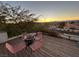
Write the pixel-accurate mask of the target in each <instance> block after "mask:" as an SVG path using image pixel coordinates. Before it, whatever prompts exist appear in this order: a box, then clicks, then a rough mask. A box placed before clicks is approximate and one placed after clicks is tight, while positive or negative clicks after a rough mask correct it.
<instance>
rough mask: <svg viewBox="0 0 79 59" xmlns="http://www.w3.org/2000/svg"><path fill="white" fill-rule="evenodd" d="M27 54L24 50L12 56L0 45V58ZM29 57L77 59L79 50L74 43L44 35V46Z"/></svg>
mask: <svg viewBox="0 0 79 59" xmlns="http://www.w3.org/2000/svg"><path fill="white" fill-rule="evenodd" d="M27 53H28V51H26V49H24V50H22V51H21V52H19V53H18V54H17V55H13V54H11V53H10V52H9V51H8V50H7V49H6V48H5V46H4V44H1V45H0V56H1V57H2V56H3V57H14V56H15V57H28V55H27ZM30 57H79V48H78V47H77V45H76V42H74V41H70V40H66V39H60V38H55V37H51V36H47V35H45V36H44V46H43V47H42V48H41V49H40V50H38V51H36V52H33V53H32V55H30Z"/></svg>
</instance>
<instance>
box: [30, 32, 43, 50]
mask: <svg viewBox="0 0 79 59" xmlns="http://www.w3.org/2000/svg"><path fill="white" fill-rule="evenodd" d="M42 46H43V35H42V32H37V36H36V37H35V41H34V43H33V44H31V45H30V48H31V49H32V51H36V50H38V49H40V48H41V47H42Z"/></svg>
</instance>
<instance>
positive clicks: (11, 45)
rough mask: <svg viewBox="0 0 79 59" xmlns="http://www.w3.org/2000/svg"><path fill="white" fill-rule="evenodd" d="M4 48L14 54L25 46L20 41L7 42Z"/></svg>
mask: <svg viewBox="0 0 79 59" xmlns="http://www.w3.org/2000/svg"><path fill="white" fill-rule="evenodd" d="M5 46H6V48H7V49H8V50H9V51H10V52H11V53H12V54H16V53H18V52H19V51H21V50H22V49H24V48H26V44H25V42H24V41H23V40H22V39H12V40H9V41H8V42H7V43H6V44H5Z"/></svg>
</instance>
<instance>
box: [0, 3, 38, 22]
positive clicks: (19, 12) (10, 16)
mask: <svg viewBox="0 0 79 59" xmlns="http://www.w3.org/2000/svg"><path fill="white" fill-rule="evenodd" d="M34 16H35V14H33V13H30V10H25V9H21V7H20V6H17V7H16V6H15V7H13V6H11V5H10V4H7V3H6V4H3V3H2V2H1V3H0V22H3V23H6V22H14V23H18V22H31V21H36V20H37V18H34Z"/></svg>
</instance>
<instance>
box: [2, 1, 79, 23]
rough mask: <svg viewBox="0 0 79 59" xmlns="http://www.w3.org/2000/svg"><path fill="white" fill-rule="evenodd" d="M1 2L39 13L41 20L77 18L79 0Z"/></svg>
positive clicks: (78, 17) (78, 14) (78, 15)
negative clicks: (74, 0)
mask: <svg viewBox="0 0 79 59" xmlns="http://www.w3.org/2000/svg"><path fill="white" fill-rule="evenodd" d="M3 3H9V4H11V5H12V6H19V5H20V6H21V7H22V8H25V9H29V10H31V12H32V13H35V14H36V15H41V16H40V20H41V21H42V22H43V21H47V22H48V21H62V20H75V19H76V20H78V19H79V1H76V2H73V1H63V2H62V1H60V2H59V1H15V2H14V1H5V2H3ZM40 20H39V21H40Z"/></svg>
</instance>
